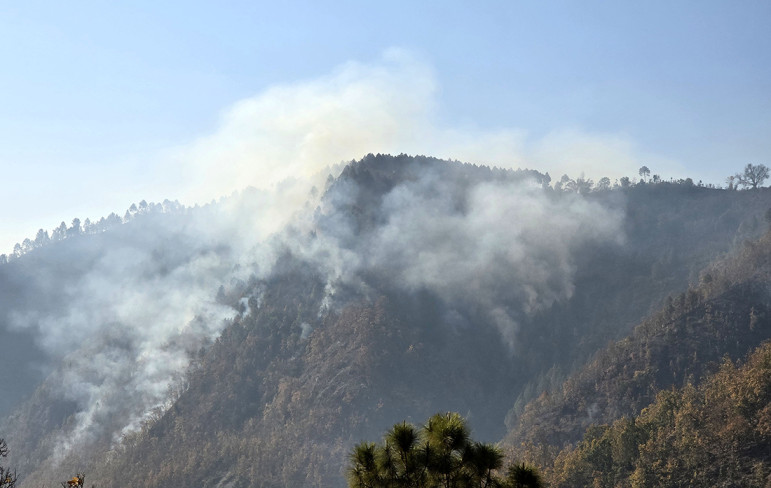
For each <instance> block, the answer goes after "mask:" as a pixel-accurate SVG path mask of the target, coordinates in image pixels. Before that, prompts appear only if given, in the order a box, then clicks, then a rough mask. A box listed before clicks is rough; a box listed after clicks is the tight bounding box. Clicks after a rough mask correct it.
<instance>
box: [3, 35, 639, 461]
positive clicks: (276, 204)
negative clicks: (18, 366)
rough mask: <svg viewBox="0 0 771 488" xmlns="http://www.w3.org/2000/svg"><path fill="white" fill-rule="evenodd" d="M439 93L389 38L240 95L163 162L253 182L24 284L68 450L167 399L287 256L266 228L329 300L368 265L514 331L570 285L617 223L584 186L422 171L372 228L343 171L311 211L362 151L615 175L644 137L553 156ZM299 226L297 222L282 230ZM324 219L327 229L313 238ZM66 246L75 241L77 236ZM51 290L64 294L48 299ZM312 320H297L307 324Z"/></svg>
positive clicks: (193, 181) (218, 192)
mask: <svg viewBox="0 0 771 488" xmlns="http://www.w3.org/2000/svg"><path fill="white" fill-rule="evenodd" d="M436 91H437V83H436V81H435V79H434V75H433V73H432V70H431V69H430V68H428V67H427V66H426V65H425V64H424V63H421V62H420V61H419V60H417V59H416V58H415V57H414V56H412V55H410V54H409V53H406V52H404V51H395V50H392V51H389V52H387V53H386V54H385V55H384V56H383V58H382V59H381V60H379V61H378V62H376V63H372V64H362V63H353V62H352V63H347V64H345V65H343V66H342V67H340V68H338V69H337V70H335V72H334V73H332V74H331V75H329V76H324V77H321V78H319V79H316V80H310V81H305V82H300V83H295V84H289V85H284V86H276V87H272V88H269V89H267V90H265V91H264V92H262V93H260V94H259V95H257V96H255V97H253V98H250V99H246V100H243V101H241V102H238V103H237V104H235V105H234V106H233V107H231V108H230V109H228V110H227V111H225V113H224V115H223V118H222V121H221V125H220V127H219V128H218V129H217V130H216V131H215V132H214V133H213V134H212V135H210V136H207V137H203V138H201V139H200V140H198V141H195V142H194V143H192V144H190V145H189V146H187V147H184V148H178V149H177V150H175V151H174V156H173V159H174V163H173V164H171V165H169V166H167V167H166V171H169V170H173V171H174V172H175V174H179V175H180V178H181V179H183V180H184V181H183V184H184V186H185V191H186V194H187V195H188V199H189V200H193V201H208V200H210V199H212V198H219V197H220V196H222V195H228V194H231V193H232V192H233V191H235V190H242V189H244V188H245V187H247V186H251V187H253V188H251V189H249V190H246V191H244V192H243V193H241V194H239V195H234V196H233V197H232V198H229V199H227V200H224V201H222V202H220V203H219V204H218V205H212V206H209V207H206V208H200V209H198V210H196V211H194V212H188V213H187V214H186V215H184V216H183V217H182V218H163V217H161V216H158V217H152V216H148V217H147V218H146V219H144V220H142V221H141V222H140V220H139V219H137V220H136V221H135V222H133V223H132V224H130V225H124V226H122V227H121V228H120V229H119V230H114V231H111V232H109V233H107V234H104V236H100V238H99V239H100V240H99V242H100V244H99V245H100V246H101V247H100V251H99V252H98V253H97V255H98V258H96V259H94V260H93V261H90V262H88V263H87V264H85V265H84V267H83V268H82V269H78V270H75V271H73V274H72V276H64V277H63V276H57V272H58V271H57V270H58V269H60V266H59V264H61V263H56V262H52V263H49V264H50V266H49V267H48V268H46V269H45V270H40V273H41V276H42V274H46V273H48V274H50V276H51V277H52V278H53V279H54V281H53V282H55V283H57V284H58V285H56V286H54V285H51V284H50V283H48V284H45V285H44V284H42V281H43V280H42V279H41V283H39V284H38V285H36V286H37V288H35V287H32V288H31V289H34V290H39V291H40V293H41V295H42V296H41V297H40V303H41V306H40V307H32V308H23V307H22V308H17V309H15V310H14V312H13V321H14V326H15V327H17V328H20V329H26V330H30V329H32V330H36V331H37V332H38V338H39V341H40V343H41V344H42V346H43V347H44V348H45V349H46V350H47V351H48V352H49V354H50V355H51V356H53V357H55V358H64V357H66V358H67V359H66V361H65V362H64V364H65V367H64V368H63V369H62V370H61V371H60V372H59V373H57V375H58V376H57V377H58V379H59V380H60V385H61V390H62V395H63V396H64V397H66V398H68V399H72V400H75V401H76V402H77V403H78V407H79V412H78V413H77V416H76V426H75V427H74V431H73V432H69V433H66V435H65V436H64V437H63V439H64V438H66V439H67V441H66V443H65V444H64V447H65V448H71V447H74V446H76V445H77V444H79V443H83V442H88V441H90V440H92V439H96V438H103V437H104V436H105V435H111V436H119V435H120V433H125V432H128V431H131V430H133V429H136V428H138V426H139V425H141V423H142V421H143V420H144V419H147V418H148V416H149V415H151V413H152V412H153V411H154V410H155V409H158V408H163V407H164V406H165V402H166V401H167V399H168V391H169V388H170V387H173V386H174V382H175V381H176V379H177V378H179V376H180V375H181V374H182V373H183V372H184V370H185V368H186V367H187V364H188V362H189V357H190V354H191V352H194V351H196V350H197V349H198V348H199V347H200V346H201V345H203V344H205V343H206V342H207V341H209V340H212V339H213V338H215V337H217V335H218V334H219V333H220V332H221V330H222V328H223V327H224V326H225V324H226V319H227V318H229V317H233V316H234V315H235V314H236V313H237V311H236V310H233V309H231V308H229V307H225V306H223V305H222V304H220V303H218V302H217V301H216V300H215V296H216V292H217V289H218V287H219V286H220V285H221V284H223V283H229V282H230V281H231V280H234V279H236V280H238V279H240V280H245V279H247V278H248V276H249V275H250V274H255V275H257V276H258V277H264V276H267V275H268V274H269V273H270V270H271V268H272V266H273V264H274V262H275V260H276V256H277V252H278V250H277V247H276V245H274V244H270V243H271V242H272V243H276V242H278V243H279V247H288V248H290V249H292V250H293V252H294V253H296V254H297V255H298V256H302V257H305V258H306V259H308V260H309V261H311V262H312V263H315V264H316V266H317V267H318V268H319V269H320V270H321V271H322V272H324V273H325V274H326V275H327V277H328V280H327V289H326V291H327V294H328V297H327V301H326V302H325V303H324V304H323V306H327V307H329V306H331V304H332V301H334V300H335V299H336V292H337V289H338V288H337V286H338V284H340V283H343V284H346V285H349V286H360V285H361V286H363V283H364V279H363V278H362V275H363V274H364V273H366V272H368V271H377V272H382V273H384V276H388V278H389V279H390V280H391V281H392V282H393V283H398V284H401V285H402V286H404V287H406V288H407V289H413V290H418V289H429V290H430V291H432V292H433V293H435V294H436V295H437V296H439V297H441V298H442V299H443V300H444V301H445V302H447V303H448V304H453V303H457V304H463V303H468V302H469V301H476V303H478V304H479V306H480V307H484V308H486V309H488V310H489V316H490V320H491V322H492V323H494V324H496V326H497V327H498V329H499V330H500V332H501V336H502V337H503V339H504V340H505V341H506V342H507V343H509V344H513V342H514V341H515V338H516V327H517V323H518V319H519V316H520V315H519V314H525V315H526V314H532V313H534V312H536V311H538V310H540V309H543V308H544V307H549V306H550V305H551V304H553V303H554V302H555V301H557V300H561V299H565V298H567V297H569V296H570V295H571V293H572V291H573V290H572V287H573V284H572V278H573V272H574V269H573V268H574V264H573V262H572V254H573V253H574V252H575V250H576V249H578V248H579V247H580V246H582V245H584V244H586V243H591V242H595V241H603V242H605V241H615V240H616V239H618V236H619V235H620V231H619V229H620V215H619V213H617V212H614V211H611V210H608V209H605V208H603V207H601V206H600V205H598V204H593V203H591V202H589V201H587V200H585V199H583V198H582V197H579V196H572V197H568V196H563V197H560V198H554V197H553V196H550V195H549V194H548V193H547V192H544V191H543V190H542V189H540V188H538V187H537V186H536V185H533V183H532V182H528V181H514V182H511V181H509V182H502V181H494V180H489V181H486V182H480V183H475V184H471V185H469V184H465V183H463V181H461V180H456V179H452V178H450V179H444V177H443V176H442V173H441V172H436V171H434V170H426V171H424V172H421V173H420V174H419V175H417V177H416V178H415V179H413V180H409V181H406V182H403V183H401V184H399V185H397V186H396V187H395V188H394V189H393V190H392V191H390V192H389V193H388V194H387V195H385V196H384V197H383V199H382V201H381V202H379V203H378V204H377V206H376V211H377V212H378V220H377V222H378V223H377V225H375V226H374V227H373V228H372V229H370V230H368V231H367V232H365V233H361V232H360V231H359V230H358V229H356V228H355V226H353V225H352V222H351V220H350V218H349V217H350V215H345V214H343V213H342V212H340V209H341V208H344V207H345V206H346V205H347V204H350V203H351V202H352V201H353V199H354V198H355V192H356V191H357V187H356V185H355V184H354V183H353V182H350V181H349V182H338V183H337V184H335V185H334V190H333V191H332V192H331V193H330V194H328V195H327V196H326V197H325V200H324V202H323V204H322V207H321V208H320V209H319V213H318V214H316V215H317V216H318V217H319V218H321V219H322V220H323V225H322V224H320V221H318V220H314V209H315V206H316V203H317V201H316V200H317V199H318V198H319V197H320V196H321V195H322V192H323V189H324V188H325V182H326V180H327V178H328V177H329V175H330V173H331V174H332V175H333V176H336V175H337V173H338V172H339V169H340V166H337V169H336V170H331V169H330V167H329V165H335V164H337V163H339V162H341V161H348V160H351V159H356V158H360V157H361V156H363V155H364V154H367V153H375V152H381V153H402V152H410V153H424V154H433V155H437V156H446V157H453V158H463V159H465V160H469V161H472V162H486V163H490V164H499V165H501V166H505V167H511V166H523V167H524V166H532V165H533V164H534V163H533V162H534V161H535V162H540V161H541V160H543V159H546V158H553V159H555V160H559V161H564V160H568V159H569V158H573V159H574V160H577V161H583V159H582V158H583V156H582V155H591V156H592V157H594V156H596V155H597V154H605V156H607V157H606V159H607V160H608V162H609V164H610V163H611V161H610V160H611V159H613V160H615V161H620V162H621V164H622V167H608V168H605V169H606V170H608V174H609V175H610V176H613V172H616V173H621V174H629V173H628V172H629V171H636V167H637V166H638V165H639V160H638V157H637V156H635V155H634V154H633V153H634V146H633V145H632V144H626V143H623V138H618V137H613V138H612V141H611V144H610V145H609V146H608V148H607V151H605V152H604V153H603V152H602V150H601V149H602V148H604V147H605V146H604V144H603V141H604V140H605V139H604V138H603V137H602V136H596V135H595V136H591V137H583V135H582V134H581V133H575V134H573V135H572V136H571V138H570V140H569V141H568V142H567V143H564V142H563V144H562V145H560V146H558V147H560V148H561V151H562V152H564V153H565V154H563V153H562V152H559V154H555V153H554V152H549V151H548V150H547V149H548V148H549V147H551V146H549V144H547V142H548V141H550V140H552V139H549V138H548V137H547V138H546V139H544V140H543V141H533V140H531V139H530V138H529V137H528V135H527V133H526V131H523V130H520V129H511V128H503V129H494V130H483V129H474V130H461V129H457V128H452V127H442V126H441V125H440V124H438V123H437V118H438V117H437V115H436V104H437V94H436ZM587 138H588V139H591V144H590V145H589V146H586V145H585V144H583V143H582V140H585V139H587ZM560 140H562V141H564V140H565V139H564V138H563V139H560ZM619 140H621V141H622V142H619ZM582 147H590V148H591V150H590V151H583V152H582V150H581V148H582ZM598 148H599V149H598ZM568 153H569V154H568ZM613 164H615V163H613ZM314 187H315V188H316V191H315V193H314V192H313V191H312V188H314ZM290 222H291V223H292V225H293V226H294V227H298V228H299V231H297V232H294V233H291V234H289V233H284V232H283V230H284V229H285V228H286V226H287V224H288V223H290ZM316 226H320V228H319V229H318V230H319V233H318V236H317V237H315V238H310V237H309V235H310V234H309V231H310V230H312V229H315V227H316ZM298 232H299V233H298ZM298 235H299V236H301V237H297V236H298ZM287 236H291V237H287ZM82 242H83V245H84V246H86V245H87V244H86V242H87V239H84V240H83V241H82ZM68 245H70V246H73V247H76V244H75V241H74V240H73V241H72V242H71V243H70V244H68ZM73 252H78V251H77V250H75V251H73ZM59 285H60V286H59ZM46 294H48V295H46ZM51 297H55V298H56V299H55V301H56V303H58V304H59V305H58V306H56V307H53V306H51V307H47V306H44V305H43V303H44V302H45V301H46V300H48V299H49V298H51ZM247 303H248V302H247ZM247 313H248V309H247ZM311 330H312V329H311V328H310V325H309V328H305V327H303V328H302V334H303V336H304V337H307V336H308V335H309V334H310V333H311ZM63 442H64V441H63ZM60 452H61V453H66V449H63V450H60Z"/></svg>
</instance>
